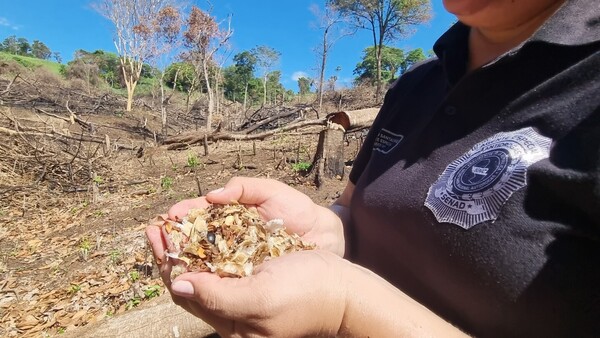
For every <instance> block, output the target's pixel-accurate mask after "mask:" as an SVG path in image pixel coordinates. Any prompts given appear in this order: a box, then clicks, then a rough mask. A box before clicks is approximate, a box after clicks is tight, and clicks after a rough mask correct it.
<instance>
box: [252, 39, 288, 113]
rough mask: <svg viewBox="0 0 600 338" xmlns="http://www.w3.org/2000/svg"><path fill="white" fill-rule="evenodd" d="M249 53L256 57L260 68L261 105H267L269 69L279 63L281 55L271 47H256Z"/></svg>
mask: <svg viewBox="0 0 600 338" xmlns="http://www.w3.org/2000/svg"><path fill="white" fill-rule="evenodd" d="M251 53H252V54H253V55H254V56H255V57H256V64H257V65H258V68H260V70H261V73H262V79H263V105H265V104H267V82H268V79H267V77H268V76H269V73H270V72H271V69H272V68H273V67H274V66H275V64H277V62H279V57H280V56H281V53H279V52H278V51H277V50H275V49H273V48H272V47H268V46H257V47H255V48H253V49H252V50H251Z"/></svg>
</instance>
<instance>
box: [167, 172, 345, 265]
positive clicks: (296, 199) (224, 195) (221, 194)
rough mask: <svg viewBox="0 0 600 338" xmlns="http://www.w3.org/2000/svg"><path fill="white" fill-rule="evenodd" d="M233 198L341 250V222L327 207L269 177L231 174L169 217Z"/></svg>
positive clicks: (322, 245) (173, 209)
mask: <svg viewBox="0 0 600 338" xmlns="http://www.w3.org/2000/svg"><path fill="white" fill-rule="evenodd" d="M231 201H237V202H239V203H241V204H245V205H252V206H255V207H256V208H257V210H258V212H259V214H260V215H261V216H262V217H263V219H265V220H271V219H276V218H279V219H283V222H284V225H285V227H286V229H287V231H288V232H292V233H296V234H298V235H299V236H301V237H302V239H304V240H306V241H307V242H311V243H315V244H317V246H318V247H319V248H320V249H324V250H329V251H332V252H334V253H336V254H337V255H339V256H342V255H343V254H344V235H343V226H342V223H341V220H340V219H339V217H337V216H336V215H335V214H334V213H333V212H332V211H331V210H329V209H327V208H324V207H321V206H319V205H317V204H315V203H314V202H313V201H312V200H311V199H310V197H308V196H306V195H305V194H303V193H301V192H299V191H298V190H296V189H294V188H292V187H290V186H288V185H286V184H284V183H281V182H279V181H276V180H272V179H260V178H247V177H235V178H232V179H231V180H230V181H229V182H228V183H227V184H226V185H225V187H224V188H221V189H218V190H215V191H211V192H209V193H208V194H207V195H206V197H200V198H197V199H191V200H185V201H181V202H179V203H177V204H175V205H174V206H173V207H171V209H170V210H169V218H171V219H181V218H182V217H184V216H185V215H186V214H187V212H188V210H189V209H191V208H204V207H206V206H207V205H208V204H207V202H208V203H215V204H227V203H231Z"/></svg>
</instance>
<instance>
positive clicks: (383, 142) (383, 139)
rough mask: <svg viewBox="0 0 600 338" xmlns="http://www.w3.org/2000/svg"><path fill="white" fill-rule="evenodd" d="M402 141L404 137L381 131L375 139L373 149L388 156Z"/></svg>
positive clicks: (384, 130)
mask: <svg viewBox="0 0 600 338" xmlns="http://www.w3.org/2000/svg"><path fill="white" fill-rule="evenodd" d="M402 139H404V135H400V134H396V133H393V132H391V131H389V130H387V129H381V131H379V134H377V137H376V138H375V143H374V144H373V149H374V150H377V151H379V152H382V153H384V154H387V153H389V152H390V151H392V149H394V148H395V147H396V146H397V145H398V144H399V143H400V142H401V141H402Z"/></svg>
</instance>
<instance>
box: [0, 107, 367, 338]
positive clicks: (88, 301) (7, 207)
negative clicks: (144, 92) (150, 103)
mask: <svg viewBox="0 0 600 338" xmlns="http://www.w3.org/2000/svg"><path fill="white" fill-rule="evenodd" d="M0 110H2V112H3V114H5V115H9V116H12V117H13V118H15V119H17V120H18V121H20V123H21V125H22V126H23V125H24V126H27V125H32V124H34V123H38V122H39V119H40V116H39V114H35V111H32V110H31V109H18V108H6V109H5V107H3V106H2V105H0ZM144 114H145V115H144ZM62 116H66V117H68V115H64V114H63V115H62ZM143 117H150V118H148V120H149V122H148V127H149V128H150V129H152V130H160V128H159V125H158V123H159V122H158V119H157V118H156V115H153V114H152V113H148V112H134V113H132V114H127V115H125V116H123V117H119V116H117V115H106V114H98V115H89V116H85V117H82V118H84V119H85V120H86V121H88V122H91V123H94V124H97V125H105V126H118V127H119V128H120V129H115V128H109V127H98V128H97V130H95V135H97V136H101V137H104V135H108V136H109V138H110V139H111V140H112V141H113V142H115V140H116V141H117V143H118V142H120V143H122V144H128V145H129V146H133V148H135V149H139V147H140V146H142V145H144V146H145V152H144V155H143V156H142V157H140V158H138V157H137V156H136V154H137V151H136V150H135V149H134V150H118V151H111V152H109V153H107V154H105V155H96V157H97V159H96V161H95V162H94V166H95V168H97V172H96V174H97V177H99V178H97V179H96V183H93V182H92V183H90V184H87V185H84V186H83V187H84V188H85V187H88V188H89V187H90V186H91V185H94V184H95V185H96V186H97V188H98V194H97V201H95V202H93V198H92V192H91V190H90V191H85V189H84V191H79V192H65V189H63V190H61V189H59V188H57V187H56V186H55V185H53V184H52V182H48V181H47V180H46V178H47V176H45V177H46V178H44V179H41V180H39V177H41V176H40V170H41V169H40V168H39V167H38V168H32V169H36V170H32V171H31V172H30V174H29V175H27V174H24V173H26V172H27V168H21V167H20V164H19V163H21V162H22V161H24V157H23V158H20V157H19V158H15V157H13V156H12V155H11V154H6V153H5V154H0V163H3V164H4V166H3V167H1V168H2V171H3V172H2V173H1V174H0V188H2V187H16V189H13V190H10V191H9V192H6V190H5V192H6V193H5V195H2V200H1V201H0V276H1V278H0V336H7V337H13V336H24V337H29V336H53V335H56V334H59V333H62V332H65V331H69V330H72V329H73V328H74V327H77V326H84V325H87V324H90V323H93V322H98V321H102V320H107V318H109V317H111V316H113V315H116V314H119V313H123V312H125V311H128V310H130V309H132V308H134V307H136V306H137V305H138V304H140V303H142V302H145V301H146V300H148V299H150V298H153V297H155V296H157V295H159V294H162V293H164V292H165V288H164V287H163V285H162V283H161V281H160V280H159V279H158V278H157V274H156V269H155V268H154V266H153V261H152V258H151V253H150V251H149V249H148V246H147V243H146V239H145V237H144V233H143V231H144V228H145V226H146V224H147V222H148V220H149V219H151V218H152V217H154V216H155V215H157V214H159V213H164V212H166V211H167V210H168V208H169V206H171V205H173V204H174V203H176V202H177V201H179V200H182V199H187V198H192V197H196V196H198V195H199V193H206V192H208V191H210V190H212V189H216V188H219V187H221V186H223V185H224V184H225V183H226V182H227V181H228V180H229V179H230V178H232V177H234V176H251V177H264V178H267V177H270V178H275V179H278V180H281V181H283V182H285V183H287V184H290V185H292V186H294V187H295V188H297V189H298V190H300V191H302V192H304V193H306V194H307V195H309V196H310V197H312V198H313V200H314V201H315V202H316V203H318V204H321V205H328V204H330V203H331V202H332V201H333V200H335V199H336V198H337V197H338V196H339V194H340V193H341V191H342V189H343V187H344V185H345V184H346V177H343V178H341V179H337V180H335V179H334V180H331V181H326V182H325V184H324V185H323V186H322V187H321V188H320V189H317V188H316V187H315V186H314V184H313V182H312V177H304V176H302V175H301V174H300V173H298V172H296V171H295V170H294V169H293V162H295V161H296V157H298V160H299V161H301V162H311V160H312V156H313V154H314V152H315V148H316V141H317V135H316V134H313V135H296V134H294V133H287V134H286V135H279V136H275V137H272V138H269V139H266V140H264V141H256V143H255V147H256V153H255V154H254V152H253V143H252V142H218V143H214V144H211V145H210V146H209V147H208V148H209V154H208V155H207V156H205V155H204V149H203V147H202V146H197V147H191V148H189V149H187V150H180V151H169V150H166V148H164V147H153V146H152V144H153V142H152V140H149V139H147V138H146V139H144V137H143V136H142V135H141V134H139V133H135V132H132V131H135V128H136V125H137V123H138V122H139V121H140V119H141V118H143ZM42 118H43V119H44V121H45V123H46V124H48V123H52V124H53V125H54V126H55V128H57V130H65V129H66V130H70V131H71V135H77V133H78V131H79V129H78V126H77V124H74V125H71V124H69V123H68V122H65V121H62V120H58V119H53V118H50V117H47V116H45V117H42ZM4 121H5V123H8V122H6V121H7V120H4ZM28 121H29V122H28ZM35 121H38V122H35ZM8 124H10V123H8ZM0 126H2V127H8V126H7V125H4V124H2V125H0ZM12 127H14V126H12ZM12 127H11V128H12ZM61 128H62V129H61ZM15 142H17V141H15ZM74 143H75V144H76V143H77V142H75V141H74ZM15 144H16V143H15ZM298 145H300V149H301V151H300V153H299V154H297V149H298ZM94 146H95V145H94ZM87 149H88V150H90V151H91V149H93V147H92V146H88V148H87ZM356 150H357V144H356V143H353V142H350V143H349V144H348V145H347V146H346V157H347V159H348V160H351V159H352V158H353V157H354V155H355V153H356ZM100 153H101V152H100ZM238 154H241V159H242V163H241V165H240V163H239V156H238ZM194 158H197V159H198V161H197V162H198V163H197V164H196V165H195V166H193V167H191V166H190V165H189V164H192V165H193V162H194V160H193V159H194ZM282 158H286V160H284V161H282ZM5 169H6V171H4V170H5ZM346 169H348V170H347V172H349V168H348V167H347V168H346ZM11 170H12V172H11ZM46 170H47V171H48V173H50V168H47V169H46ZM42 176H43V175H42ZM75 186H76V185H75ZM79 186H81V184H79ZM63 188H64V187H63ZM0 190H2V189H0ZM199 190H200V191H199Z"/></svg>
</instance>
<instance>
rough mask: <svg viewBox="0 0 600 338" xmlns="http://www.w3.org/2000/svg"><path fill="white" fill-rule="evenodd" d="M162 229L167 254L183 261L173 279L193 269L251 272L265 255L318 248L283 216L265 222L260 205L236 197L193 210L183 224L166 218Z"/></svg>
mask: <svg viewBox="0 0 600 338" xmlns="http://www.w3.org/2000/svg"><path fill="white" fill-rule="evenodd" d="M162 230H163V235H164V237H165V238H166V239H167V242H168V252H167V254H166V255H167V257H168V258H170V259H173V260H175V261H176V262H177V264H176V265H175V266H174V267H173V272H172V274H171V277H172V278H174V277H176V276H177V275H179V274H181V273H183V272H187V271H204V272H207V271H210V272H214V273H217V274H218V275H219V276H221V277H245V276H250V275H252V272H253V271H254V268H255V267H256V266H257V265H259V264H260V263H262V262H263V261H265V260H269V259H271V258H275V257H279V256H281V255H283V254H285V253H289V252H292V251H299V250H311V249H314V248H315V245H314V244H310V243H305V242H303V241H302V240H301V239H300V237H299V236H298V235H297V234H288V233H287V232H286V231H285V227H284V226H283V221H282V220H281V219H273V220H270V221H268V222H265V221H263V220H262V218H261V217H260V215H259V214H258V211H257V210H256V208H255V207H249V208H247V207H246V206H244V205H241V204H237V203H236V202H234V203H232V204H227V205H210V206H209V207H208V208H206V209H192V210H190V211H189V212H188V215H187V216H186V217H184V219H183V220H182V222H181V223H178V222H174V221H171V220H165V221H164V223H163V226H162Z"/></svg>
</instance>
